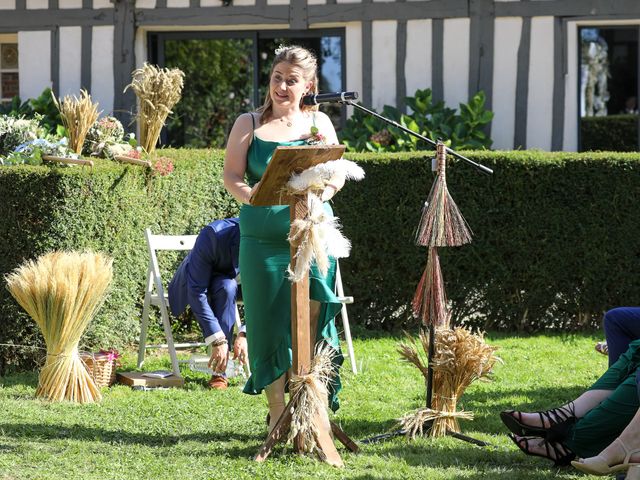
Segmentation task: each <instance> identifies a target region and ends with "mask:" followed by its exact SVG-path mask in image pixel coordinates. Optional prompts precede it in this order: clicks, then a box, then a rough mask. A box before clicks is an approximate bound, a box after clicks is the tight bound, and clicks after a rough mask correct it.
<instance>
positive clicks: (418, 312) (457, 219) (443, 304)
mask: <svg viewBox="0 0 640 480" xmlns="http://www.w3.org/2000/svg"><path fill="white" fill-rule="evenodd" d="M436 162H437V177H436V180H435V182H434V183H433V186H432V187H431V191H430V192H429V198H428V200H427V202H426V203H425V205H424V208H423V209H422V217H421V219H420V225H419V226H418V232H417V234H416V243H417V244H418V245H422V246H425V247H429V251H428V254H427V266H426V267H425V270H424V273H423V274H422V278H421V279H420V283H419V284H418V288H417V290H416V293H415V295H414V297H413V302H412V307H413V314H414V316H415V317H416V318H419V319H421V320H422V323H423V324H424V325H425V326H435V327H447V328H448V327H449V319H450V317H451V313H450V312H449V309H448V306H447V295H446V293H445V290H444V282H443V279H442V271H441V269H440V258H439V257H438V248H437V247H457V246H460V245H464V244H466V243H470V242H471V232H470V230H469V226H468V225H467V222H466V220H465V219H464V218H463V217H462V214H461V213H460V210H459V209H458V206H457V205H456V203H455V202H454V201H453V198H451V195H450V194H449V189H448V188H447V178H446V162H447V153H446V149H445V146H444V144H443V143H442V142H438V145H437V146H436Z"/></svg>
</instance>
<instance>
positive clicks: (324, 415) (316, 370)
mask: <svg viewBox="0 0 640 480" xmlns="http://www.w3.org/2000/svg"><path fill="white" fill-rule="evenodd" d="M335 354H336V352H335V350H334V348H333V347H331V346H330V345H329V344H327V343H321V344H319V346H318V347H317V348H316V353H315V356H314V357H313V361H312V363H311V371H310V372H309V373H308V374H307V375H302V376H298V375H294V376H293V377H292V378H291V381H290V384H289V392H290V395H291V400H292V402H293V413H292V415H291V429H290V430H289V441H293V439H294V438H296V437H297V436H298V435H299V436H300V437H299V438H300V442H299V443H298V445H300V447H301V449H302V451H304V452H307V453H311V452H313V451H315V450H316V447H317V437H318V422H321V423H322V424H324V426H325V427H326V430H328V431H331V426H330V423H329V414H328V412H327V408H328V403H329V402H328V398H329V397H328V390H327V385H328V384H329V382H330V381H331V378H332V377H333V375H334V373H335V372H334V367H333V363H332V360H333V357H334V356H335Z"/></svg>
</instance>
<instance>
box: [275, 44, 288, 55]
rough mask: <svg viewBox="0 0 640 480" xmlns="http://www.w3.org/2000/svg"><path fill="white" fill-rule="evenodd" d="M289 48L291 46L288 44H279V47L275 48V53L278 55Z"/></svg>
mask: <svg viewBox="0 0 640 480" xmlns="http://www.w3.org/2000/svg"><path fill="white" fill-rule="evenodd" d="M287 50H289V47H288V46H287V45H283V44H280V45H278V48H276V49H275V51H274V53H275V54H276V57H277V56H278V55H280V54H281V53H284V52H286V51H287Z"/></svg>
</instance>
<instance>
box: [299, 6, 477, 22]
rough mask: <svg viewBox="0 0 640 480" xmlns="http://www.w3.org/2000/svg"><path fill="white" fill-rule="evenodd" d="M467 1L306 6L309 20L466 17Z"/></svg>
mask: <svg viewBox="0 0 640 480" xmlns="http://www.w3.org/2000/svg"><path fill="white" fill-rule="evenodd" d="M468 16H469V6H468V4H467V0H430V1H416V2H405V3H402V4H401V5H398V2H380V3H375V4H373V5H372V4H367V3H340V4H336V5H309V23H311V24H313V23H324V22H353V21H358V20H363V21H364V20H418V19H428V18H458V17H468Z"/></svg>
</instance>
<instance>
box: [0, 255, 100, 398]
mask: <svg viewBox="0 0 640 480" xmlns="http://www.w3.org/2000/svg"><path fill="white" fill-rule="evenodd" d="M111 263H112V261H111V259H110V258H108V257H106V256H104V255H102V254H100V253H92V252H86V253H79V252H51V253H47V254H45V255H43V256H41V257H39V258H38V259H37V260H36V261H28V262H26V263H25V264H23V265H22V266H21V267H19V268H17V269H16V270H15V271H14V272H12V273H11V274H9V275H7V277H6V280H7V287H8V289H9V291H10V292H11V295H13V296H14V298H15V299H16V300H17V301H18V303H19V304H20V305H21V306H22V308H24V309H25V310H26V311H27V313H28V314H29V315H31V317H32V318H33V319H34V320H35V322H36V323H37V324H38V326H39V327H40V330H41V331H42V335H43V336H44V340H45V343H46V345H47V358H46V361H45V364H44V367H43V368H42V370H41V372H40V378H39V381H38V389H37V390H36V396H38V397H42V398H46V399H48V400H52V401H62V400H69V401H71V402H78V403H86V402H94V401H98V400H100V399H101V398H102V396H101V394H100V390H99V389H98V387H97V386H96V384H95V382H94V380H93V379H92V378H91V376H90V375H89V373H88V372H87V369H86V368H85V367H84V365H83V364H82V361H81V360H80V357H79V355H78V343H79V342H80V337H81V336H82V333H83V332H84V330H85V329H86V327H87V325H88V324H89V321H90V320H91V319H92V318H93V316H94V315H95V313H96V311H97V310H98V308H99V307H100V305H102V302H103V301H104V298H105V295H106V291H107V287H108V286H109V284H110V283H111V278H112V267H111Z"/></svg>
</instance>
